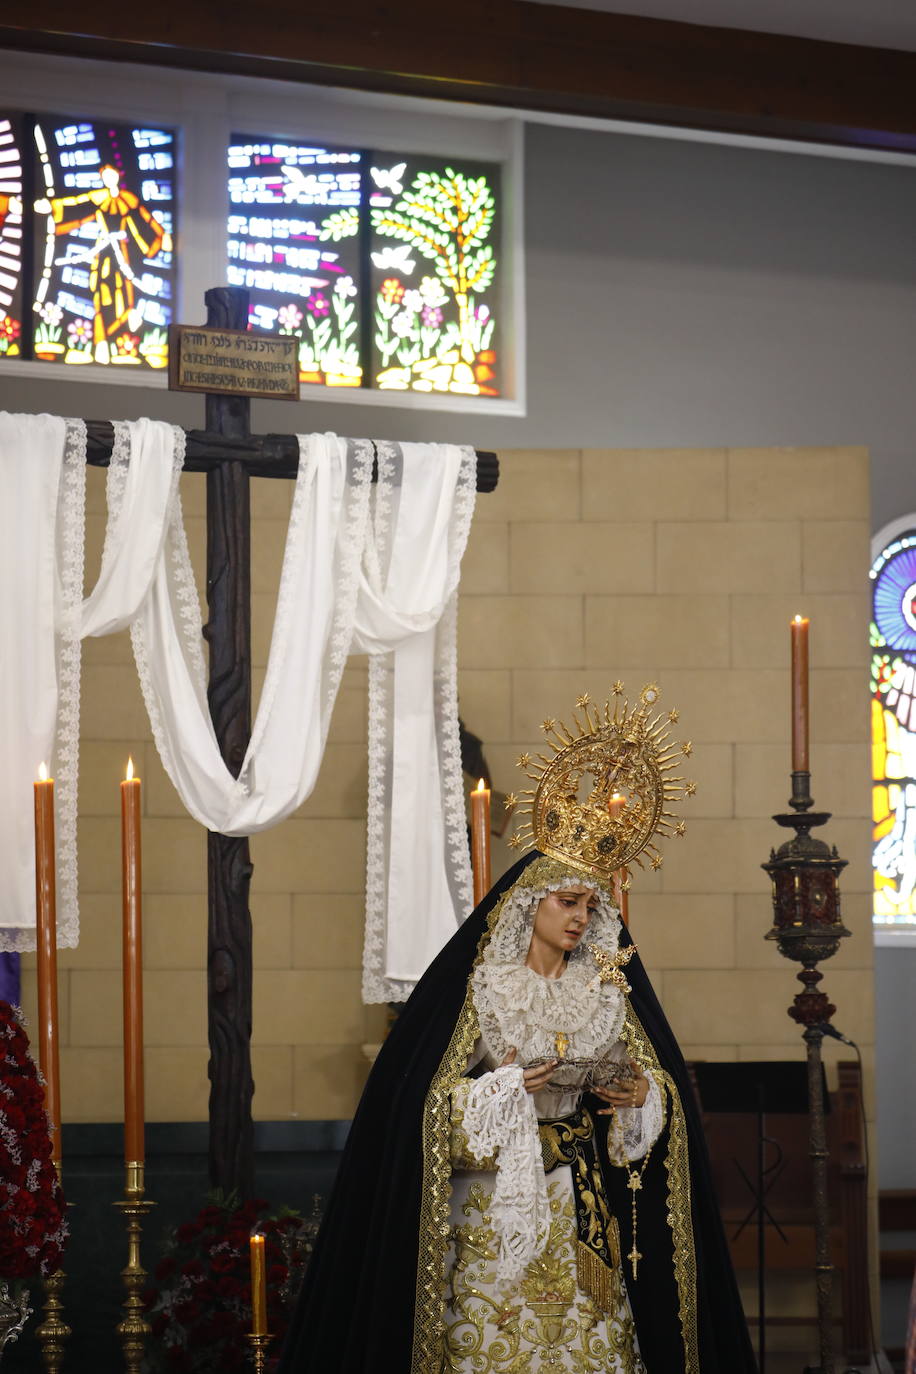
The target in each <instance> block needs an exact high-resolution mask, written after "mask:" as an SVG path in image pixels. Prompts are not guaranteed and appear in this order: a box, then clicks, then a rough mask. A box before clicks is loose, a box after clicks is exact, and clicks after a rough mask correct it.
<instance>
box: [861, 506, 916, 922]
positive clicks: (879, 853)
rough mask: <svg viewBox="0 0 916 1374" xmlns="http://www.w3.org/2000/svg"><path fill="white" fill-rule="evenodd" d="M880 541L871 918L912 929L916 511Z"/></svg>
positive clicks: (915, 907) (915, 884)
mask: <svg viewBox="0 0 916 1374" xmlns="http://www.w3.org/2000/svg"><path fill="white" fill-rule="evenodd" d="M907 525H908V526H909V527H907ZM879 542H880V543H881V547H880V549H879V551H878V553H877V555H876V557H875V560H874V562H873V564H872V568H871V578H872V584H873V586H872V608H873V609H872V624H871V646H872V660H871V664H872V666H871V712H872V765H873V787H872V807H873V821H874V849H873V855H872V867H873V878H874V921H875V926H876V927H877V928H881V929H907V930H914V929H916V516H913V518H912V521H911V522H904V527H903V528H902V529H901V531H900V532H899V533H897V534H895V535H894V537H892V538H887V539H885V540H882V541H879Z"/></svg>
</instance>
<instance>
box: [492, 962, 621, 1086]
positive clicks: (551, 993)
mask: <svg viewBox="0 0 916 1374" xmlns="http://www.w3.org/2000/svg"><path fill="white" fill-rule="evenodd" d="M473 989H474V1005H475V1007H476V1009H477V1017H478V1022H479V1024H480V1033H481V1035H482V1036H483V1038H484V1040H485V1041H486V1044H487V1048H488V1050H489V1052H490V1053H491V1054H492V1055H493V1056H494V1058H496V1060H497V1062H501V1061H502V1059H504V1058H505V1056H506V1054H507V1053H508V1051H509V1050H510V1049H515V1050H516V1051H517V1052H518V1061H519V1063H520V1064H525V1063H529V1062H530V1061H531V1060H532V1059H551V1058H554V1057H555V1056H556V1036H557V1033H558V1032H562V1033H563V1034H564V1035H566V1036H568V1038H569V1045H568V1048H567V1050H566V1054H567V1056H568V1057H569V1058H570V1059H591V1060H598V1059H600V1058H602V1056H603V1055H604V1054H605V1053H606V1052H607V1051H608V1050H609V1049H610V1047H611V1046H612V1045H615V1044H616V1043H617V1042H618V1041H619V1040H620V1032H621V1031H622V1030H623V1023H624V1020H625V1018H626V1003H625V1001H624V998H623V994H622V993H621V991H620V989H619V988H616V987H614V985H613V984H612V983H602V982H601V980H600V978H599V976H598V970H597V968H595V967H594V966H593V967H592V968H591V969H590V968H589V967H588V965H587V964H586V963H578V964H574V963H572V962H570V964H569V965H568V967H567V969H566V971H565V973H564V974H563V976H562V978H544V977H542V975H541V974H539V973H535V972H534V970H533V969H530V968H528V967H527V965H525V964H490V963H486V962H482V963H480V964H479V965H478V967H477V968H476V969H475V971H474V977H473Z"/></svg>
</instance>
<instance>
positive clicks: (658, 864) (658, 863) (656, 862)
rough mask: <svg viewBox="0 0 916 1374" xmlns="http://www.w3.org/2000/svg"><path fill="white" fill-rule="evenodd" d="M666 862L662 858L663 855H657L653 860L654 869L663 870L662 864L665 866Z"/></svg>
mask: <svg viewBox="0 0 916 1374" xmlns="http://www.w3.org/2000/svg"><path fill="white" fill-rule="evenodd" d="M664 862H665V861H664V859H663V858H662V856H661V854H656V855H655V857H654V858H653V860H652V867H653V868H655V869H658V868H661V866H662V864H663V863H664Z"/></svg>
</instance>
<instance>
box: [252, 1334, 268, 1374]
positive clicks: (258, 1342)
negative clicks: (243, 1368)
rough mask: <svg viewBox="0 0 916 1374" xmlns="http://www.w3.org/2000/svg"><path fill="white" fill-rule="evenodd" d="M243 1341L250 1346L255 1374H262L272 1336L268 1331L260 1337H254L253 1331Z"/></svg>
mask: <svg viewBox="0 0 916 1374" xmlns="http://www.w3.org/2000/svg"><path fill="white" fill-rule="evenodd" d="M245 1339H246V1341H247V1342H248V1344H249V1345H250V1346H251V1356H252V1359H253V1361H254V1367H255V1374H264V1369H265V1367H266V1363H267V1347H268V1346H269V1345H270V1342H271V1341H272V1340H273V1336H272V1335H271V1334H270V1332H269V1331H265V1332H264V1333H263V1334H260V1335H255V1333H254V1332H253V1331H250V1332H249V1333H248V1335H247V1336H246V1337H245Z"/></svg>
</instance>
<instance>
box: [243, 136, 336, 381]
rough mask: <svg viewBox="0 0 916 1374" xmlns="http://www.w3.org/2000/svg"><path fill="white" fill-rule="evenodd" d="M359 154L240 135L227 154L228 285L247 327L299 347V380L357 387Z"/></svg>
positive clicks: (312, 144) (311, 144) (313, 145)
mask: <svg viewBox="0 0 916 1374" xmlns="http://www.w3.org/2000/svg"><path fill="white" fill-rule="evenodd" d="M362 161H363V159H362V154H361V153H360V152H359V151H358V150H356V149H345V148H323V147H318V146H316V145H315V144H314V143H294V142H290V141H289V140H280V139H268V138H262V137H257V136H249V135H246V134H233V136H232V146H231V147H230V149H229V238H228V256H229V262H228V273H227V280H228V282H229V284H230V286H244V287H246V288H247V289H248V291H249V292H250V306H249V316H248V318H249V324H250V325H251V327H252V328H255V329H265V330H268V331H270V332H272V333H280V334H293V335H295V336H296V337H297V338H298V339H299V340H300V344H299V376H300V380H301V381H303V382H317V383H320V384H323V385H325V386H360V385H361V384H362V380H363V362H362V358H361V349H360V328H361V308H360V301H359V295H358V288H357V281H358V279H359V276H360V253H361V245H362V238H363V236H362V232H361V216H360V202H361V196H362Z"/></svg>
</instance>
